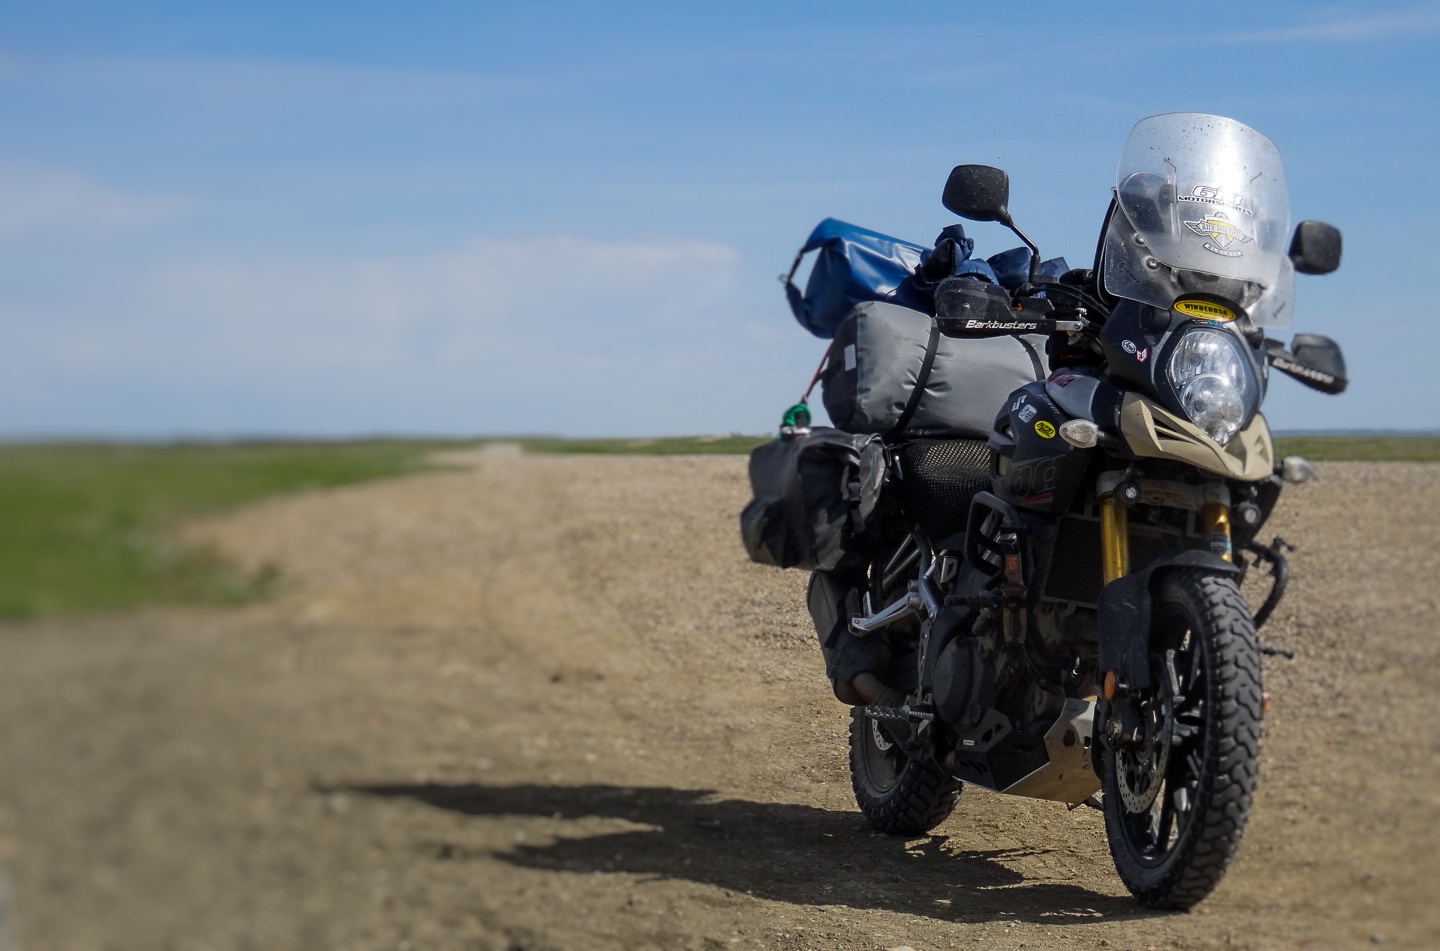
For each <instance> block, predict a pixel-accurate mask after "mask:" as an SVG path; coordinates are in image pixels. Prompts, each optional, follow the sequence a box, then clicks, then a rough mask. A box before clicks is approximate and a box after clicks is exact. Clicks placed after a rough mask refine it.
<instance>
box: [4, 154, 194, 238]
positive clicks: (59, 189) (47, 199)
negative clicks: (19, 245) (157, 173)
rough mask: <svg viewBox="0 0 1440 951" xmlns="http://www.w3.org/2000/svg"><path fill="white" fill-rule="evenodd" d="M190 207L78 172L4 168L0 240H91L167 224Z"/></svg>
mask: <svg viewBox="0 0 1440 951" xmlns="http://www.w3.org/2000/svg"><path fill="white" fill-rule="evenodd" d="M191 207H192V202H190V201H189V200H187V199H184V198H180V197H176V196H171V195H154V194H143V193H139V192H130V191H125V190H123V189H118V188H113V187H111V186H108V185H103V184H101V183H99V182H96V181H94V180H93V179H90V178H88V177H87V176H85V175H81V174H79V173H76V172H71V171H65V170H57V169H45V168H34V167H27V166H23V165H0V241H3V240H6V239H16V238H31V237H57V236H58V237H65V238H79V239H86V238H93V237H103V236H106V235H112V234H117V233H124V232H129V231H136V230H140V229H144V228H150V227H154V226H156V225H160V224H164V223H166V222H168V221H171V220H173V219H175V218H178V217H180V216H181V215H183V214H185V213H186V212H187V211H189V210H190V208H191Z"/></svg>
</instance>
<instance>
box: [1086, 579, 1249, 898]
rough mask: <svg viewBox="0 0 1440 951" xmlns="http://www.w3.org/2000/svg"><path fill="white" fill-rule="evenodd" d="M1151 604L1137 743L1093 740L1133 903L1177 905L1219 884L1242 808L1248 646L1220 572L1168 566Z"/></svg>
mask: <svg viewBox="0 0 1440 951" xmlns="http://www.w3.org/2000/svg"><path fill="white" fill-rule="evenodd" d="M1152 604H1153V614H1152V618H1153V622H1152V626H1151V635H1150V636H1151V646H1150V651H1149V657H1150V680H1151V689H1150V690H1149V691H1147V694H1148V695H1147V696H1145V697H1142V698H1140V700H1139V704H1138V710H1139V712H1140V716H1139V718H1138V722H1139V723H1140V724H1141V732H1142V733H1143V734H1144V735H1145V736H1146V740H1145V742H1144V743H1143V744H1141V745H1139V746H1131V747H1127V748H1121V749H1112V748H1111V747H1110V745H1109V744H1106V746H1105V749H1104V751H1103V754H1102V767H1103V768H1102V774H1101V777H1102V780H1103V783H1104V789H1105V831H1106V834H1107V837H1108V839H1109V841H1110V854H1111V856H1112V857H1113V858H1114V860H1115V868H1116V870H1117V871H1118V872H1119V873H1120V878H1121V879H1122V880H1123V881H1124V882H1125V887H1127V888H1128V889H1130V892H1131V894H1133V895H1134V896H1135V897H1136V898H1137V899H1138V900H1139V901H1140V903H1141V904H1143V905H1147V906H1149V907H1151V908H1167V909H1188V908H1191V907H1193V906H1194V905H1195V904H1197V903H1198V902H1199V901H1201V900H1202V899H1203V898H1205V897H1206V896H1207V895H1209V894H1210V892H1212V891H1213V890H1214V889H1215V886H1216V885H1218V884H1219V883H1220V879H1221V878H1222V877H1223V876H1224V874H1225V870H1226V868H1227V867H1229V865H1230V861H1231V859H1232V858H1234V856H1235V852H1236V849H1237V848H1238V847H1239V845H1240V838H1241V836H1242V835H1243V834H1244V831H1245V823H1246V820H1247V819H1248V818H1249V815H1250V805H1251V802H1252V800H1253V797H1254V794H1255V784H1256V778H1257V772H1258V767H1259V754H1260V716H1261V699H1262V693H1261V687H1260V646H1259V641H1258V638H1257V637H1256V633H1255V622H1254V621H1253V620H1252V619H1251V616H1250V610H1249V607H1248V606H1247V605H1246V603H1245V600H1244V598H1242V597H1241V595H1240V589H1239V587H1238V586H1237V585H1236V584H1235V582H1234V581H1233V580H1232V579H1230V578H1228V577H1214V576H1210V575H1206V574H1204V573H1202V572H1196V571H1177V572H1173V573H1170V574H1168V575H1166V576H1165V577H1163V578H1162V579H1161V580H1160V583H1159V586H1158V589H1157V591H1156V594H1155V597H1154V599H1153V602H1152ZM1176 687H1178V688H1179V689H1178V690H1177V689H1176ZM1119 702H1122V701H1117V703H1119Z"/></svg>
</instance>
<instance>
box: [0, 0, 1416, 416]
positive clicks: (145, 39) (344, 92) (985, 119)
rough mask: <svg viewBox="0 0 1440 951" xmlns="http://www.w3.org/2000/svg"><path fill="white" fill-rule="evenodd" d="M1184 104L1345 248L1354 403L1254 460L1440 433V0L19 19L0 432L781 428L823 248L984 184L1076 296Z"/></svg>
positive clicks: (918, 226) (440, 8) (989, 244)
mask: <svg viewBox="0 0 1440 951" xmlns="http://www.w3.org/2000/svg"><path fill="white" fill-rule="evenodd" d="M1192 110H1193V111H1205V112H1216V113H1221V114H1225V115H1230V116H1233V117H1235V118H1237V119H1240V120H1241V121H1243V122H1246V123H1248V124H1249V125H1252V126H1254V127H1255V128H1257V129H1259V130H1260V131H1262V132H1264V133H1265V134H1266V135H1268V136H1270V137H1271V138H1272V139H1274V140H1275V142H1276V143H1277V144H1278V145H1279V146H1280V149H1281V151H1282V152H1283V154H1284V156H1285V159H1286V163H1287V171H1288V174H1289V179H1290V187H1291V206H1292V214H1293V216H1294V217H1295V218H1296V219H1297V220H1298V219H1299V218H1320V219H1324V220H1328V221H1331V222H1333V223H1335V224H1337V225H1339V226H1340V227H1341V228H1342V230H1343V231H1344V233H1345V241H1346V253H1345V264H1344V266H1343V267H1342V268H1341V270H1340V271H1339V272H1338V273H1336V274H1334V275H1330V276H1327V277H1323V278H1314V277H1309V278H1306V277H1302V278H1300V279H1299V300H1298V307H1297V318H1296V321H1295V325H1294V327H1293V328H1292V330H1294V331H1312V332H1318V333H1325V334H1329V335H1331V336H1334V337H1336V338H1337V339H1338V340H1339V341H1340V342H1341V343H1342V345H1343V346H1344V348H1345V353H1346V357H1347V360H1348V362H1349V365H1350V370H1351V377H1352V382H1351V389H1350V391H1349V392H1347V393H1346V394H1345V395H1343V396H1341V397H1338V398H1329V397H1323V396H1321V395H1319V394H1315V393H1312V392H1311V391H1309V390H1305V389H1303V388H1301V387H1300V386H1299V385H1298V384H1294V383H1292V382H1290V381H1288V380H1284V379H1280V380H1278V381H1277V382H1276V383H1274V385H1273V386H1272V389H1271V395H1270V397H1269V399H1268V401H1267V404H1266V410H1267V413H1268V415H1269V416H1270V419H1271V422H1272V425H1273V426H1275V427H1277V428H1282V429H1320V428H1354V427H1384V428H1411V429H1436V428H1440V412H1437V411H1436V409H1435V401H1434V400H1433V398H1431V397H1430V395H1429V394H1430V389H1431V388H1430V386H1429V385H1428V384H1429V377H1430V375H1431V370H1430V364H1431V363H1432V362H1433V358H1432V357H1431V353H1432V352H1433V349H1434V348H1433V347H1431V346H1429V343H1428V336H1427V332H1428V331H1430V330H1431V326H1432V324H1434V323H1435V322H1436V317H1435V311H1436V307H1435V305H1434V304H1433V303H1432V302H1431V296H1432V294H1431V284H1430V280H1429V278H1430V276H1431V272H1432V270H1433V268H1434V265H1433V263H1432V262H1433V260H1434V257H1435V255H1434V252H1433V250H1432V247H1433V236H1434V234H1435V232H1436V230H1437V229H1436V226H1437V223H1440V172H1437V168H1440V131H1437V119H1440V4H1437V3H1400V4H1359V3H1352V4H1343V5H1334V6H1326V5H1316V4H1310V3H1303V4H1302V3H1270V4H1263V5H1262V4H1254V3H1248V4H1241V3H1225V2H1209V3H1203V4H1198V3H1196V4H1185V3H1181V4H1171V5H1168V6H1162V5H1160V4H1155V3H1123V2H1116V3H1104V4H1075V3H1060V2H1056V3H1028V4H972V3H956V2H948V3H936V2H930V0H914V2H910V3H906V4H880V3H874V2H867V3H861V2H850V0H831V2H826V3H812V2H799V3H789V4H785V5H779V4H760V3H752V2H742V0H736V2H730V3H727V4H723V5H721V4H679V3H638V2H630V3H626V2H612V3H607V4H582V3H549V2H529V3H524V4H493V3H478V4H477V3H424V2H416V3H408V4H404V5H400V4H394V5H382V4H367V3H357V2H351V3H344V4H341V3H310V4H294V3H264V2H260V3H248V4H243V5H242V4H204V3H195V2H191V3H144V2H139V3H127V4H113V3H66V2H45V3H27V2H16V0H11V2H8V3H6V4H5V5H4V6H3V7H0V116H3V117H4V122H3V123H0V329H3V332H4V336H5V339H6V343H7V345H6V346H5V347H4V348H3V353H0V361H3V365H0V437H6V438H25V437H33V436H60V437H72V436H109V437H145V438H169V437H173V436H199V435H212V436H237V435H324V436H345V435H361V434H370V433H415V434H421V433H429V434H452V435H463V434H479V433H488V434H503V433H560V434H574V435H605V434H635V435H654V434H676V433H704V432H717V433H723V432H732V431H740V432H760V431H765V430H767V429H770V428H772V427H773V425H774V424H775V422H776V421H777V420H778V416H779V413H780V412H781V411H782V410H783V409H784V408H785V406H787V405H788V404H789V403H790V402H791V401H793V399H794V398H795V397H796V396H798V395H799V392H800V391H801V390H802V389H803V388H804V385H805V383H807V382H808V380H809V376H810V373H811V372H812V371H813V369H814V366H815V364H816V362H817V361H818V360H819V358H820V355H821V353H822V352H823V349H824V344H823V343H822V342H821V341H819V340H816V339H815V338H813V337H810V336H809V335H808V334H806V333H805V332H804V331H802V330H801V329H800V328H799V327H798V326H797V325H796V324H795V323H794V321H793V319H792V318H791V317H790V315H789V312H788V309H787V307H786V305H785V302H784V298H783V296H782V293H781V289H780V285H779V284H778V283H777V281H776V280H775V275H777V274H778V273H779V272H781V271H782V270H784V269H786V268H787V267H788V265H789V263H790V259H791V257H792V256H793V254H794V252H795V249H796V248H797V247H798V245H799V244H800V243H801V242H802V241H803V240H804V238H805V237H806V235H807V234H808V233H809V231H810V229H811V228H812V227H813V226H814V225H815V223H816V222H818V221H819V220H820V219H821V218H824V217H827V216H835V217H839V218H843V219H845V220H849V221H852V222H855V223H857V224H861V225H864V226H866V227H870V228H873V229H876V230H879V231H883V232H887V233H890V234H894V235H896V236H899V237H903V238H908V239H910V240H914V241H918V242H922V243H928V242H929V241H930V240H932V239H933V238H934V236H935V234H936V232H938V231H939V229H940V228H941V227H943V226H945V225H947V224H950V223H952V222H953V221H954V220H955V219H954V217H953V216H952V215H950V214H949V213H948V212H946V211H945V210H944V209H943V208H942V207H941V206H940V203H939V195H940V190H941V186H942V185H943V183H944V180H945V176H946V174H947V173H948V171H949V169H950V168H951V166H953V165H955V164H959V163H964V162H984V163H989V164H995V165H999V166H1001V167H1003V168H1005V169H1007V170H1008V171H1009V172H1010V175H1011V187H1012V202H1011V209H1012V211H1013V212H1014V214H1015V216H1016V218H1017V220H1018V222H1019V223H1020V225H1021V226H1022V227H1023V228H1025V230H1026V231H1027V232H1028V233H1029V234H1030V235H1031V236H1032V237H1033V238H1035V239H1036V240H1037V242H1038V243H1039V244H1040V247H1041V250H1042V251H1043V252H1044V253H1046V254H1047V255H1052V254H1064V255H1065V256H1067V257H1068V258H1069V259H1070V261H1071V262H1072V263H1075V264H1084V263H1088V260H1089V258H1090V256H1091V255H1092V254H1093V249H1094V243H1095V235H1096V230H1097V228H1098V226H1099V224H1100V217H1101V215H1102V213H1103V212H1104V209H1105V206H1106V203H1107V202H1108V199H1109V189H1110V187H1111V185H1112V184H1113V180H1114V171H1115V164H1116V161H1117V159H1118V157H1119V154H1120V149H1121V146H1122V144H1123V143H1124V140H1125V136H1126V133H1127V131H1128V130H1129V127H1130V125H1131V124H1132V123H1133V122H1134V121H1135V120H1137V119H1139V118H1141V117H1142V116H1146V115H1150V114H1153V113H1157V112H1169V111H1192ZM972 234H974V235H975V237H976V238H977V240H978V243H979V245H980V251H981V252H982V253H985V254H989V253H993V252H995V251H999V250H1003V249H1004V248H1007V247H1010V246H1012V245H1013V244H1014V243H1015V242H1014V240H1013V239H1011V238H1009V237H1008V235H1007V234H1005V233H1004V232H1002V231H1001V230H1000V229H998V227H997V226H994V225H979V226H975V227H973V228H972Z"/></svg>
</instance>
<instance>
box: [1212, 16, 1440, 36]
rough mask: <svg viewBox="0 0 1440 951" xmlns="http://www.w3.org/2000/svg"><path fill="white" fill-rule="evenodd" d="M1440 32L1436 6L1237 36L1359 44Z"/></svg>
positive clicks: (1323, 21)
mask: <svg viewBox="0 0 1440 951" xmlns="http://www.w3.org/2000/svg"><path fill="white" fill-rule="evenodd" d="M1436 30H1440V10H1437V9H1435V8H1433V7H1431V8H1427V9H1421V10H1409V11H1405V12H1402V13H1376V14H1372V15H1367V16H1358V17H1348V18H1341V19H1327V20H1321V21H1319V22H1316V23H1306V24H1301V25H1298V26H1292V27H1280V28H1277V29H1272V30H1260V31H1257V32H1253V33H1247V34H1243V35H1241V36H1238V37H1235V39H1236V40H1238V41H1240V42H1246V43H1303V42H1320V43H1360V42H1366V41H1370V40H1383V39H1389V38H1392V37H1403V36H1414V35H1417V34H1424V33H1433V32H1435V31H1436Z"/></svg>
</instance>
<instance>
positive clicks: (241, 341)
mask: <svg viewBox="0 0 1440 951" xmlns="http://www.w3.org/2000/svg"><path fill="white" fill-rule="evenodd" d="M738 260H739V255H738V254H737V253H736V251H735V250H734V249H732V248H730V247H727V246H725V245H719V244H714V243H708V242H701V241H674V242H603V241H587V240H583V239H580V238H575V237H541V238H531V239H526V240H518V241H517V240H496V239H485V240H476V241H473V242H470V243H468V244H466V245H465V246H463V247H460V248H456V249H454V250H450V251H445V252H440V253H434V254H428V255H395V256H387V257H376V258H369V259H363V260H329V261H322V260H311V261H302V260H276V259H272V260H248V261H246V260H227V259H218V260H189V261H175V262H171V263H169V264H166V265H163V266H157V267H155V268H153V269H152V270H150V271H149V272H148V273H144V274H141V275H138V276H135V277H124V276H119V277H113V278H109V279H104V280H101V279H96V278H94V277H92V278H88V279H86V280H83V281H80V282H77V286H76V287H75V288H70V289H59V288H56V289H54V293H45V294H39V293H37V294H34V295H32V297H31V299H30V300H28V301H16V300H3V299H0V312H4V313H6V314H7V316H9V317H10V318H11V319H10V320H9V321H7V322H8V323H9V324H10V328H11V331H12V340H11V345H12V350H11V356H10V357H9V359H5V360H3V361H0V362H3V363H4V364H6V365H5V366H4V367H3V368H0V376H8V378H9V379H8V381H7V385H6V387H5V389H8V390H9V392H10V393H12V394H20V393H26V394H30V397H29V398H28V402H29V404H30V405H29V406H24V405H17V404H13V403H10V404H5V405H0V432H5V431H9V432H11V433H15V432H35V431H37V430H49V431H71V432H73V431H80V430H90V431H104V430H107V429H108V430H115V429H119V430H122V431H129V432H151V433H153V432H156V431H160V432H166V431H169V432H176V431H192V432H193V431H197V430H200V431H204V430H208V431H212V432H235V431H251V432H253V431H256V430H257V429H258V430H269V431H309V432H336V431H350V432H354V431H364V430H366V429H367V428H389V429H394V430H410V431H423V430H427V429H428V430H434V429H437V428H439V429H447V428H448V429H449V430H451V431H470V432H477V431H496V432H501V431H511V432H513V431H516V430H531V431H534V430H537V429H549V430H551V431H559V430H566V431H576V430H580V429H589V430H591V431H594V430H604V429H605V428H606V426H607V425H609V426H610V427H611V428H613V430H614V431H630V430H634V429H635V425H634V421H633V417H634V414H635V413H636V412H640V411H641V410H640V409H639V407H642V406H644V405H646V403H647V400H648V394H654V395H655V397H656V400H657V402H659V401H662V400H663V397H662V394H667V395H673V396H675V398H676V399H678V400H682V401H684V402H685V403H687V405H702V403H703V398H704V396H705V394H706V392H707V387H708V389H709V390H712V391H713V390H714V389H715V386H716V383H715V380H716V378H717V376H720V377H724V376H726V375H728V374H730V373H731V371H730V370H729V369H727V367H733V365H734V359H735V354H736V353H743V351H744V350H746V349H748V348H753V343H751V342H750V341H749V340H748V335H747V334H745V333H744V331H743V330H742V329H741V328H742V326H743V324H744V322H745V321H744V319H743V318H742V317H741V316H740V315H737V314H735V313H734V310H735V307H734V304H733V296H734V294H733V292H734V285H735V272H736V267H737V264H738ZM727 348H728V349H727ZM20 354H24V358H23V359H20V358H19V355H20ZM727 360H728V361H729V363H728V364H727ZM707 380H708V381H709V382H708V383H707ZM37 392H48V393H49V394H51V396H52V397H53V398H50V399H46V400H39V401H37V400H36V399H35V398H34V394H36V393H37ZM127 401H130V402H131V403H132V404H133V405H130V406H129V407H128V408H127ZM0 403H4V401H0ZM705 408H706V409H710V410H715V411H716V412H717V413H718V412H719V411H720V410H721V409H722V408H723V407H717V406H713V405H711V406H706V407H705ZM87 416H88V418H87ZM611 419H613V420H614V422H613V423H608V421H609V420H611ZM627 419H628V421H627ZM580 421H583V422H580ZM671 425H678V424H674V423H672V424H671Z"/></svg>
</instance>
